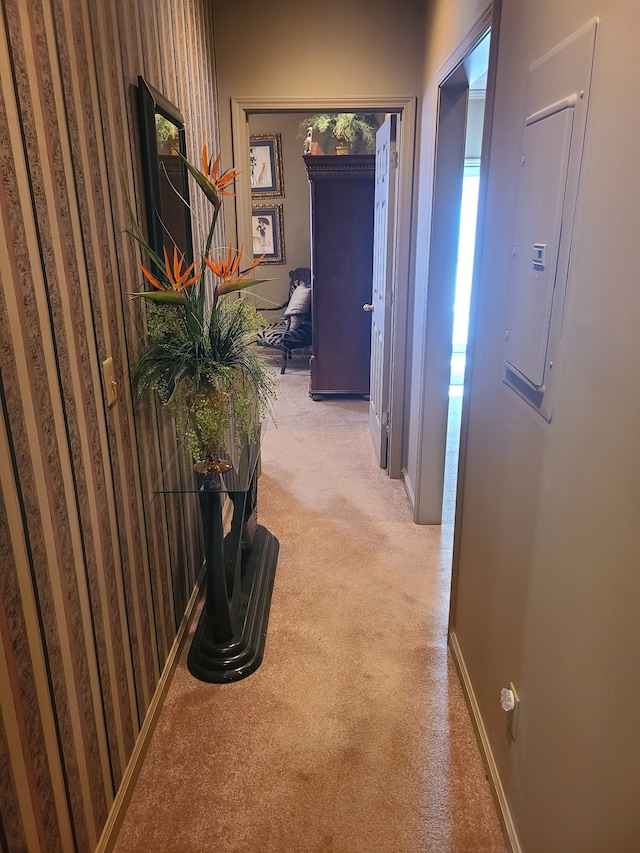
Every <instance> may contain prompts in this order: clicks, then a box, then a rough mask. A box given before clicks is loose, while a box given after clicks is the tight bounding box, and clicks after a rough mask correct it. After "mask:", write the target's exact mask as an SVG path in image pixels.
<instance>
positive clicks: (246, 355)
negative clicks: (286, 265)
mask: <svg viewBox="0 0 640 853" xmlns="http://www.w3.org/2000/svg"><path fill="white" fill-rule="evenodd" d="M176 153H177V154H178V156H180V158H181V160H182V162H183V163H184V166H185V167H186V170H187V172H188V174H189V175H190V176H191V177H192V178H193V179H194V181H195V183H196V185H197V187H198V188H199V189H200V190H201V191H202V192H203V193H204V196H205V198H206V199H207V202H208V204H209V205H210V206H211V210H212V214H211V219H210V221H209V223H208V225H207V226H206V228H205V229H204V231H203V233H204V241H203V245H202V248H201V250H200V251H199V254H198V256H197V257H196V259H195V260H194V261H193V262H192V263H190V264H187V263H186V261H185V258H184V256H183V255H182V254H181V253H180V252H179V251H178V248H177V246H175V243H174V247H173V252H170V251H167V249H166V247H165V248H164V250H163V257H162V258H161V257H160V256H159V255H158V254H157V252H155V251H154V249H153V248H152V247H151V246H150V245H149V243H148V242H147V241H146V240H145V238H144V235H143V233H142V230H141V229H140V227H139V226H138V224H137V222H136V219H135V216H134V215H133V209H132V206H131V203H130V210H131V214H132V223H133V225H132V230H131V231H130V233H131V235H132V236H133V237H134V238H135V240H136V241H137V242H138V243H139V245H140V247H141V248H142V251H143V254H144V256H145V259H146V264H144V263H140V264H139V267H140V270H141V272H142V274H143V276H144V278H145V280H146V282H147V283H148V284H149V285H151V288H152V289H151V290H145V291H141V292H138V293H135V294H133V295H134V296H135V297H139V298H142V299H144V300H146V302H147V329H146V335H145V338H144V341H143V344H142V348H141V351H140V354H139V356H138V358H137V360H136V361H135V363H134V364H133V366H132V369H131V380H132V385H133V388H134V390H135V392H136V395H137V397H138V399H140V400H142V399H144V398H147V397H149V395H152V394H153V393H154V392H156V393H157V394H158V395H159V397H160V400H161V401H162V403H163V404H164V405H166V407H167V409H168V410H169V412H170V413H171V414H172V415H173V416H174V417H175V419H176V426H177V429H178V432H179V433H180V434H183V435H184V436H185V437H186V440H187V446H188V448H189V450H190V451H191V454H192V455H193V458H194V463H195V464H194V468H195V470H196V471H197V472H198V473H202V474H209V473H210V472H211V471H215V472H218V473H219V472H221V471H224V470H228V469H229V468H230V467H231V466H230V463H229V462H228V461H227V460H226V459H225V458H224V455H225V451H230V450H231V447H230V444H231V443H234V444H236V445H239V443H240V440H241V436H243V435H246V434H249V435H251V434H252V433H254V432H255V430H256V429H257V424H258V423H259V420H260V418H261V417H262V416H263V415H264V414H265V412H266V411H267V410H268V407H269V403H270V400H271V399H272V398H273V397H274V396H275V375H274V374H273V371H272V369H271V368H270V367H269V366H268V365H267V364H266V363H265V362H264V361H263V360H262V359H260V358H259V356H257V355H256V354H255V353H254V351H253V344H254V342H255V337H256V332H257V330H258V328H259V327H260V326H261V325H262V320H261V318H260V315H259V314H258V312H257V311H256V310H255V308H254V307H253V306H252V305H251V304H250V303H249V302H248V301H247V300H246V299H243V298H235V299H230V298H229V297H230V296H231V295H232V294H234V295H235V293H236V292H237V291H240V290H242V289H244V288H245V287H248V286H250V285H254V284H259V283H261V282H263V281H267V280H268V279H248V278H247V276H248V274H249V273H250V272H251V271H252V270H253V269H254V268H255V267H257V266H258V264H259V263H260V261H261V260H262V257H260V258H258V259H255V260H252V261H251V262H250V263H249V264H248V266H246V267H245V268H244V269H241V266H242V263H243V261H242V258H243V251H242V247H241V248H240V250H235V249H233V248H232V247H231V246H228V247H225V248H224V249H220V248H218V249H215V248H212V242H213V236H214V231H215V228H216V223H217V221H218V217H219V214H220V210H221V209H222V201H223V197H224V196H229V195H233V193H232V192H231V191H230V185H231V184H232V183H233V182H234V181H235V179H236V178H237V174H238V173H237V172H236V170H235V169H228V170H227V171H225V172H222V173H221V172H220V157H219V156H218V157H217V158H216V159H215V160H213V159H210V158H209V156H208V151H207V144H206V142H205V143H204V145H203V147H202V168H201V169H198V168H197V167H196V166H194V165H193V164H192V163H191V162H190V161H189V160H187V159H186V158H185V157H184V156H182V155H181V154H179V152H176ZM183 201H184V200H183ZM184 203H185V204H186V201H184Z"/></svg>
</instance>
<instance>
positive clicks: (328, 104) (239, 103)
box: [231, 96, 417, 479]
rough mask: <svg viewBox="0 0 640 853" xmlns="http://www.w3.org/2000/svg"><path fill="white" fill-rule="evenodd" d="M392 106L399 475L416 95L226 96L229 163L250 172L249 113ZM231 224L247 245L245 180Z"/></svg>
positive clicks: (392, 405)
mask: <svg viewBox="0 0 640 853" xmlns="http://www.w3.org/2000/svg"><path fill="white" fill-rule="evenodd" d="M277 112H282V113H295V112H299V113H302V114H308V113H310V112H317V113H322V112H363V113H372V112H395V113H398V115H399V122H398V129H399V140H398V155H399V156H398V161H399V163H398V184H397V193H398V195H397V198H398V204H397V226H396V244H395V257H396V273H395V280H394V292H393V313H392V321H391V335H392V338H391V362H390V377H389V379H390V388H389V412H390V415H389V449H388V458H387V473H388V475H389V476H390V477H392V478H394V479H398V478H400V477H401V476H402V452H403V447H402V438H403V424H404V418H405V413H406V405H405V404H406V400H405V373H406V341H407V323H408V316H407V306H408V303H409V281H410V275H411V246H412V240H411V229H412V210H413V176H414V157H415V136H416V114H417V99H416V97H415V96H393V97H379V98H376V97H373V98H353V99H351V98H349V99H346V98H338V99H335V98H334V99H327V98H231V139H232V150H233V165H234V167H235V168H236V169H238V170H239V171H241V172H242V173H243V174H245V175H248V174H249V171H250V169H249V124H248V117H249V115H250V114H251V113H277ZM237 190H238V194H237V197H236V228H237V236H238V245H245V246H250V245H251V192H250V189H249V186H248V184H244V185H239V186H238V187H237Z"/></svg>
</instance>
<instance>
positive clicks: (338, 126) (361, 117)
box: [298, 113, 380, 154]
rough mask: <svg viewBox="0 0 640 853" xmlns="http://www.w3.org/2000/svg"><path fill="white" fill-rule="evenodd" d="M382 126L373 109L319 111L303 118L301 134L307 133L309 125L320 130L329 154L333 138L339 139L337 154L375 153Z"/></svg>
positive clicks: (323, 147)
mask: <svg viewBox="0 0 640 853" xmlns="http://www.w3.org/2000/svg"><path fill="white" fill-rule="evenodd" d="M379 126H380V122H379V121H378V119H377V117H376V116H375V115H374V114H373V113H366V114H365V113H318V114H316V115H313V116H309V118H306V119H303V121H301V122H300V132H299V134H298V135H299V136H304V137H307V136H308V132H309V128H311V129H312V131H318V133H319V134H320V138H321V141H320V147H321V148H322V150H323V152H324V153H325V154H327V153H328V151H329V144H330V142H331V140H332V139H334V140H335V141H336V153H337V154H348V153H349V152H351V153H352V154H360V153H373V152H375V150H376V131H377V129H378V127H379ZM363 149H364V150H363Z"/></svg>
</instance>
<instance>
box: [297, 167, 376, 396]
mask: <svg viewBox="0 0 640 853" xmlns="http://www.w3.org/2000/svg"><path fill="white" fill-rule="evenodd" d="M304 162H305V165H306V168H307V175H308V176H309V185H310V193H311V269H312V290H311V294H312V295H311V305H312V323H313V343H312V356H311V378H310V384H309V394H310V395H311V396H312V397H313V398H314V399H320V398H321V397H322V396H323V395H324V394H364V395H366V394H368V393H369V361H370V354H371V315H370V314H369V313H368V312H367V311H365V310H363V305H365V304H368V303H370V302H371V282H372V275H373V209H374V182H375V156H374V155H373V154H371V155H368V154H367V155H342V156H335V155H328V156H317V155H316V156H312V155H308V156H305V157H304Z"/></svg>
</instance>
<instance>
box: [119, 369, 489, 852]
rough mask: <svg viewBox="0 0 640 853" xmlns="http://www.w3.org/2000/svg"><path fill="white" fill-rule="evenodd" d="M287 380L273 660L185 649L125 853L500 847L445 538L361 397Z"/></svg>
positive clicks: (273, 442)
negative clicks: (416, 517) (228, 666)
mask: <svg viewBox="0 0 640 853" xmlns="http://www.w3.org/2000/svg"><path fill="white" fill-rule="evenodd" d="M307 382H308V372H303V371H296V370H295V365H294V366H293V367H292V369H288V370H287V373H286V374H285V375H284V376H283V377H282V378H281V385H280V394H279V399H278V401H277V403H276V420H277V428H275V427H273V426H270V427H269V428H268V431H267V435H266V437H265V440H264V445H263V457H262V475H261V478H260V484H259V497H258V507H259V520H260V523H261V524H263V525H265V526H266V527H267V528H268V529H269V530H271V532H272V533H274V535H275V536H277V537H278V539H279V540H280V558H279V562H278V569H277V572H276V578H275V586H274V592H273V599H272V605H271V614H270V620H269V629H268V634H267V643H266V649H265V656H264V661H263V663H262V666H261V667H260V668H259V669H258V670H257V671H256V672H255V673H254V674H253V675H251V676H249V677H248V678H246V679H245V680H243V681H240V682H237V683H235V684H230V685H215V684H214V685H211V684H204V683H201V682H198V681H196V680H195V679H194V678H192V677H191V675H190V674H189V673H188V671H187V670H186V668H185V665H184V659H185V657H186V653H184V654H183V656H182V660H181V662H180V664H179V665H178V668H177V671H176V674H175V676H174V679H173V683H172V685H171V687H170V690H169V693H168V696H167V699H166V702H165V706H164V708H163V711H162V713H161V716H160V719H159V723H158V726H157V729H156V731H155V733H154V736H153V739H152V742H151V746H150V749H149V752H148V754H147V757H146V760H145V763H144V766H143V768H142V771H141V774H140V776H139V779H138V782H137V785H136V789H135V791H134V795H133V798H132V800H131V803H130V806H129V809H128V812H127V815H126V818H125V821H124V824H123V826H122V829H121V831H120V835H119V839H118V843H117V846H116V848H115V849H116V851H117V853H147V851H154V853H156V851H157V853H159V852H160V851H162V853H205V851H207V853H421V851H426V852H427V853H458V852H459V853H484V852H485V851H486V853H489V851H496V853H498V851H500V853H502V851H504V850H505V846H504V843H503V841H502V835H501V831H500V827H499V823H498V819H497V816H496V813H495V809H494V806H493V802H492V799H491V794H490V791H489V785H488V783H487V780H486V778H485V773H484V770H483V766H482V762H481V759H480V755H479V752H478V748H477V745H476V741H475V738H474V734H473V731H472V725H471V721H470V718H469V715H468V712H467V709H466V706H465V703H464V700H463V695H462V689H461V687H460V684H459V681H458V677H457V674H456V672H455V668H454V665H453V662H452V660H451V656H450V655H449V653H448V650H447V645H446V630H447V609H448V598H449V576H450V568H449V566H450V548H449V545H448V543H444V544H443V543H442V542H441V539H440V533H441V531H440V528H438V527H418V526H416V525H414V524H413V522H412V520H411V513H410V510H409V506H408V502H407V498H406V495H405V492H404V487H403V485H402V483H401V482H399V481H392V480H389V478H388V477H387V476H386V474H385V473H384V472H383V471H382V470H380V469H379V468H378V467H377V465H376V461H375V459H374V455H373V450H372V445H371V440H370V438H369V433H368V420H367V419H368V403H367V402H366V401H364V400H362V399H341V398H334V399H325V400H323V401H320V402H313V401H311V400H310V399H309V398H308V396H307Z"/></svg>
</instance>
